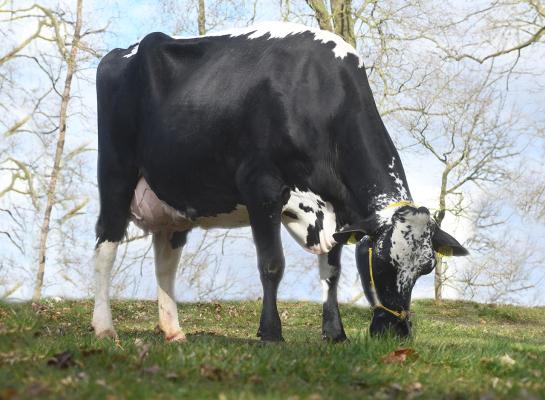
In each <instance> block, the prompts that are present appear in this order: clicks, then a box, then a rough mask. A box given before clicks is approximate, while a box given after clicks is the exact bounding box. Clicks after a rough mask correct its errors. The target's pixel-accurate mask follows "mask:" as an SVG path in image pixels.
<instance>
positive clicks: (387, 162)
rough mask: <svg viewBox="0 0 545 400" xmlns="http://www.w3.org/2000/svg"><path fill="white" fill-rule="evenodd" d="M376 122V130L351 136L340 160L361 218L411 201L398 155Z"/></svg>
mask: <svg viewBox="0 0 545 400" xmlns="http://www.w3.org/2000/svg"><path fill="white" fill-rule="evenodd" d="M379 118H380V117H379ZM375 122H377V121H375ZM378 122H379V123H377V125H375V129H372V128H371V126H369V125H367V126H366V129H365V130H364V134H359V135H353V136H352V138H351V141H350V142H351V144H352V146H351V148H350V149H349V151H343V152H344V153H345V154H348V155H349V156H348V157H345V158H344V159H343V160H340V162H341V164H342V168H343V170H344V171H345V172H346V173H345V174H344V176H345V184H346V186H347V187H348V189H349V192H350V193H351V196H352V197H353V199H352V200H353V203H355V204H357V207H356V209H357V210H358V214H359V215H358V217H362V218H366V217H369V216H370V215H372V214H378V215H379V216H381V215H384V214H387V213H388V211H387V210H390V209H392V208H395V205H396V204H399V203H402V202H407V201H409V202H411V201H412V197H411V193H410V190H409V186H408V184H407V178H406V176H405V171H404V169H403V166H402V164H401V160H400V158H399V154H398V153H397V150H396V148H395V146H394V144H393V142H392V141H391V139H390V137H389V135H388V133H387V131H386V128H385V127H384V125H383V124H382V121H378ZM377 126H378V128H377ZM354 136H356V137H355V138H354ZM345 150H348V149H345Z"/></svg>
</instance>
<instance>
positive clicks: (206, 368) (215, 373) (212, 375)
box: [200, 364, 225, 381]
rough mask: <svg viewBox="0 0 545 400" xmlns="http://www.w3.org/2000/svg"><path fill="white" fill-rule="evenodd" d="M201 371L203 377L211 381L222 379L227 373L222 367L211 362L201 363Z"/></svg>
mask: <svg viewBox="0 0 545 400" xmlns="http://www.w3.org/2000/svg"><path fill="white" fill-rule="evenodd" d="M200 373H201V376H202V377H204V378H207V379H209V380H211V381H221V380H222V379H223V377H224V375H225V374H224V372H223V370H222V369H221V368H218V367H216V366H214V365H211V364H201V367H200Z"/></svg>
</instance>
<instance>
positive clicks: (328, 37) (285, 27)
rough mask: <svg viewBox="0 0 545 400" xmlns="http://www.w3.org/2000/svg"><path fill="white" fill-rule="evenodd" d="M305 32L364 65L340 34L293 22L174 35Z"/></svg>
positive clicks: (253, 36) (252, 36) (277, 35)
mask: <svg viewBox="0 0 545 400" xmlns="http://www.w3.org/2000/svg"><path fill="white" fill-rule="evenodd" d="M305 32H310V33H312V34H313V35H314V39H315V40H317V41H319V42H321V43H324V44H325V43H329V42H332V43H333V44H334V47H333V49H332V51H333V54H334V55H335V57H336V58H340V59H343V58H345V57H346V56H347V55H348V54H353V55H355V56H356V57H357V59H358V67H360V68H361V67H362V66H363V59H362V58H361V57H360V56H359V54H358V52H357V51H356V49H354V47H352V46H351V45H350V44H348V43H347V42H345V41H344V40H343V39H342V38H341V37H340V36H338V35H336V34H334V33H332V32H329V31H325V30H321V29H317V28H311V27H309V26H305V25H301V24H295V23H293V22H279V21H271V22H260V23H257V24H255V25H252V26H248V27H243V28H233V29H228V30H223V31H218V32H209V33H207V34H206V35H203V36H174V38H175V39H196V38H200V37H217V36H230V37H237V36H244V35H248V39H257V38H261V37H264V36H269V37H268V38H267V39H282V38H285V37H288V36H292V35H297V34H301V33H305ZM137 51H138V45H136V46H135V47H134V48H133V49H132V51H131V53H129V54H127V55H125V56H123V57H125V58H129V57H132V56H133V55H135V54H136V52H137Z"/></svg>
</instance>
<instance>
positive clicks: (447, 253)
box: [437, 246, 453, 257]
mask: <svg viewBox="0 0 545 400" xmlns="http://www.w3.org/2000/svg"><path fill="white" fill-rule="evenodd" d="M452 253H453V251H452V247H450V246H441V247H440V248H439V250H437V254H439V255H440V256H441V257H452Z"/></svg>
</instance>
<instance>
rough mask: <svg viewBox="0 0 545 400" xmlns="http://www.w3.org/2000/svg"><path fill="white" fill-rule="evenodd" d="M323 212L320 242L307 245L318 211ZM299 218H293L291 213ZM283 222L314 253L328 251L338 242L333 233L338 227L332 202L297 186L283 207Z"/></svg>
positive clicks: (304, 246) (296, 239)
mask: <svg viewBox="0 0 545 400" xmlns="http://www.w3.org/2000/svg"><path fill="white" fill-rule="evenodd" d="M319 212H321V213H322V214H323V220H322V224H323V228H322V229H321V230H320V233H319V239H320V243H318V244H313V245H311V246H308V245H307V239H308V232H309V231H308V230H309V227H315V225H316V220H317V219H318V213H319ZM290 213H291V214H294V215H296V216H297V218H291V217H290V216H289V214H290ZM282 223H283V224H284V226H285V227H286V229H287V230H288V232H289V233H290V234H291V236H292V237H293V238H294V239H295V241H296V242H297V243H299V244H300V245H301V246H302V247H303V248H304V249H306V250H308V251H310V252H311V253H314V254H323V253H328V252H329V250H331V248H332V247H333V246H334V245H335V244H336V243H337V242H335V239H333V234H334V233H335V231H336V229H337V219H336V216H335V211H334V210H333V206H332V205H331V203H329V202H326V201H324V200H323V199H322V198H321V197H320V196H319V195H317V194H315V193H313V192H310V191H301V190H299V189H297V188H295V190H292V191H291V193H290V199H289V201H288V202H287V203H286V205H285V206H284V208H283V209H282Z"/></svg>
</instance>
